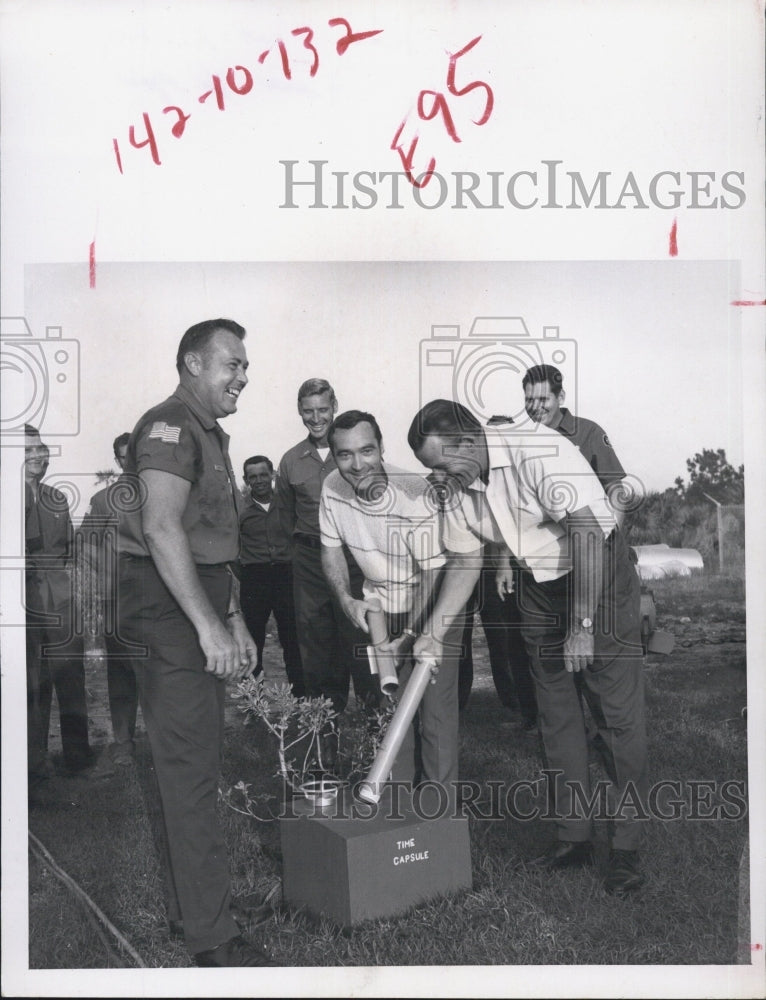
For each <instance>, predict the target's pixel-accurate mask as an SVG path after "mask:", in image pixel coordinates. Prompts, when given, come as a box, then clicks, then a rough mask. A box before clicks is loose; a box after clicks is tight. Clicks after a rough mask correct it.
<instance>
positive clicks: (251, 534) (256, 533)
mask: <svg viewBox="0 0 766 1000" xmlns="http://www.w3.org/2000/svg"><path fill="white" fill-rule="evenodd" d="M239 533H240V541H241V544H242V548H241V551H240V555H239V558H240V562H241V563H242V565H243V566H251V565H254V564H255V565H257V564H265V563H275V562H277V563H287V562H290V542H289V540H288V538H287V536H286V534H285V531H284V526H283V523H282V519H281V518H280V512H279V508H278V506H277V504H276V503H275V502H274V500H273V499H272V501H271V503H270V504H269V507H268V510H267V509H266V508H265V507H263V506H261V504H259V503H258V501H257V500H253V501H251V502H249V503H246V504H245V506H244V508H243V509H242V510H241V511H240V515H239Z"/></svg>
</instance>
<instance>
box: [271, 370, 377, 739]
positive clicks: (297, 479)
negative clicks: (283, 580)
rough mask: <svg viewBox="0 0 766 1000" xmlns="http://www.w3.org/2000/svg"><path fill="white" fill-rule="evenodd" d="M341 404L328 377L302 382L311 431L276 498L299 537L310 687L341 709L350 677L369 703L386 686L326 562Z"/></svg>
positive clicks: (296, 576) (296, 575)
mask: <svg viewBox="0 0 766 1000" xmlns="http://www.w3.org/2000/svg"><path fill="white" fill-rule="evenodd" d="M337 409H338V401H337V399H336V398H335V392H334V390H333V388H332V386H331V385H330V383H329V382H326V381H325V380H324V379H319V378H313V379H308V380H307V381H306V382H304V383H303V384H302V385H301V387H300V389H299V390H298V413H299V414H300V418H301V420H302V421H303V425H304V427H305V428H306V430H307V431H308V437H307V438H304V440H303V441H300V442H299V443H298V444H296V445H295V447H294V448H291V449H290V450H289V451H288V452H286V453H285V455H284V456H283V458H282V461H281V462H280V463H279V471H278V473H277V502H278V504H279V508H280V512H281V515H282V517H283V518H284V524H285V530H286V531H287V533H288V535H289V536H290V538H291V540H292V543H293V582H294V588H295V614H296V624H297V628H298V643H299V645H300V650H301V662H302V664H303V680H304V684H305V688H306V694H307V695H308V697H310V698H315V697H318V696H322V697H325V698H329V699H331V701H332V703H333V707H334V708H335V710H336V711H338V712H342V711H343V709H344V708H345V707H346V703H347V701H348V692H349V681H350V678H352V677H353V679H354V693H355V695H356V698H357V701H359V702H360V703H361V704H362V705H364V706H365V707H366V708H368V709H373V708H375V707H376V706H377V704H378V702H379V700H380V691H379V688H378V687H377V684H376V683H375V681H374V678H373V677H372V676H371V675H370V670H369V667H368V663H367V654H366V653H365V652H360V653H359V655H357V650H360V651H363V650H365V648H366V646H365V642H366V636H365V634H364V632H363V631H362V630H361V629H359V628H355V627H354V626H353V625H352V624H351V622H350V621H349V620H348V618H347V617H346V615H345V614H344V612H343V609H342V608H341V606H340V605H339V604H338V601H337V599H336V597H335V595H334V594H333V592H332V589H331V588H330V585H329V584H328V582H327V580H326V578H325V575H324V571H323V569H322V558H321V542H320V539H319V497H320V494H321V492H322V484H323V483H324V481H325V479H326V478H327V476H328V475H329V474H330V473H331V472H333V471H334V470H335V467H336V466H335V460H334V459H333V457H332V454H331V453H330V446H329V445H328V443H327V432H328V430H329V429H330V424H331V423H332V419H333V417H334V415H335V413H336V411H337ZM348 570H349V580H350V587H351V593H352V594H353V596H354V597H356V598H361V596H362V574H361V572H360V571H359V568H358V566H357V565H356V563H355V562H354V560H353V559H350V558H349V559H348ZM330 755H331V751H330Z"/></svg>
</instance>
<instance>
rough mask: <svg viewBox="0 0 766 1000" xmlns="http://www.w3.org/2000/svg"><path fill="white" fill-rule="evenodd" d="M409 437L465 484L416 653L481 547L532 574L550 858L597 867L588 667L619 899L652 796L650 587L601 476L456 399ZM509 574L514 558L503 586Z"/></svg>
mask: <svg viewBox="0 0 766 1000" xmlns="http://www.w3.org/2000/svg"><path fill="white" fill-rule="evenodd" d="M408 440H409V443H410V446H411V447H412V449H413V451H414V452H415V454H416V456H417V457H418V459H419V460H420V461H421V462H422V463H423V464H424V465H426V466H427V467H428V468H430V469H432V470H434V471H435V472H436V473H437V474H438V475H440V476H441V477H442V479H443V480H444V482H445V485H446V486H448V487H449V488H450V489H451V490H452V492H453V500H452V502H451V503H448V504H447V510H446V513H445V535H444V543H445V547H446V549H447V550H448V552H450V553H453V554H454V555H451V556H450V560H449V563H448V566H447V571H446V579H445V584H444V586H443V588H442V591H441V593H440V596H439V601H438V603H437V607H436V610H435V612H434V616H433V621H434V622H435V629H434V635H433V636H432V637H425V636H423V637H421V638H420V639H418V641H417V642H416V644H415V653H416V654H418V653H421V652H428V651H431V650H434V649H435V650H437V651H438V640H439V639H440V638H441V635H440V622H441V620H442V615H447V616H449V615H454V614H456V613H458V611H459V608H460V606H461V604H464V603H465V601H466V600H467V599H468V597H469V596H470V593H471V590H472V588H473V586H474V584H475V581H476V578H477V576H478V573H479V567H478V565H477V566H475V568H474V569H473V571H472V572H471V571H467V570H466V569H465V563H466V560H470V559H471V557H473V558H474V559H475V558H476V555H477V553H478V551H480V548H479V547H480V546H481V544H482V543H483V542H490V543H494V544H498V543H500V544H504V545H505V546H507V548H508V549H509V550H510V551H511V552H512V553H513V554H514V555H515V556H516V558H517V559H518V561H519V562H520V563H521V564H522V566H523V567H524V568H525V569H526V570H527V575H526V579H525V581H524V584H523V587H522V593H521V595H520V606H521V608H522V614H523V616H524V637H525V640H526V642H527V646H528V649H529V652H530V656H531V658H532V670H533V675H534V678H535V683H536V685H537V700H538V708H539V719H540V730H541V734H542V739H543V746H544V750H545V755H546V761H547V764H548V768H549V771H550V773H551V775H552V777H553V780H552V781H551V782H550V791H551V792H552V796H553V800H552V803H551V804H552V806H553V807H554V809H553V815H554V816H555V820H554V821H555V823H556V827H557V834H558V840H557V842H556V843H555V844H554V845H553V847H552V849H551V850H550V852H549V853H548V854H546V855H545V856H544V858H541V859H538V863H540V864H542V865H544V866H545V867H546V868H550V869H553V868H564V867H573V866H578V865H583V864H591V863H592V861H593V846H592V842H591V821H590V817H589V815H588V814H587V813H588V810H587V808H586V806H585V799H589V798H590V787H589V775H588V750H587V737H586V731H585V723H584V719H583V715H582V711H581V709H580V704H579V700H578V697H577V690H576V687H575V684H574V681H573V673H575V672H578V671H581V672H582V674H583V678H584V684H585V690H586V696H587V698H588V701H589V704H590V707H591V712H592V714H593V716H594V719H595V720H596V722H597V725H598V727H599V733H600V735H601V738H602V739H603V741H604V744H605V746H606V748H607V749H608V752H609V755H610V757H611V768H610V778H611V779H612V784H611V787H610V788H609V796H608V808H609V812H610V815H612V816H614V822H613V823H612V824H611V829H610V834H611V845H610V854H609V864H608V868H607V873H606V882H605V885H606V888H607V890H609V891H611V892H616V893H620V894H623V893H627V892H630V891H633V890H635V889H637V888H639V887H640V886H641V885H642V884H643V882H644V876H643V874H642V873H641V871H640V868H639V862H638V848H639V845H640V842H641V834H642V830H641V821H642V819H645V818H646V815H647V814H646V811H645V806H644V805H643V803H644V802H645V798H646V794H647V791H648V773H647V753H646V730H645V713H644V693H643V661H642V656H641V645H640V632H639V622H638V604H639V584H638V577H637V576H636V573H635V572H634V570H633V568H632V566H631V565H630V562H629V559H628V554H627V548H626V546H625V541H624V538H623V535H622V532H620V531H617V530H614V529H615V519H614V515H613V514H612V511H611V510H610V508H609V505H608V502H607V499H606V496H605V494H604V491H603V489H602V487H601V484H600V483H599V481H598V479H597V478H596V476H595V475H594V474H593V471H592V469H591V468H590V466H589V465H588V463H587V462H586V461H585V459H584V457H583V456H582V454H581V453H580V452H579V450H578V449H577V448H575V447H574V446H573V445H572V444H571V443H570V442H568V441H566V439H564V438H560V439H559V438H557V440H556V443H555V445H554V447H551V443H550V440H549V439H545V438H544V439H542V441H541V440H540V439H539V438H535V436H534V434H530V435H521V434H514V433H512V432H510V431H503V430H501V429H499V428H482V426H481V424H480V423H479V422H478V420H477V419H476V418H475V417H474V416H473V414H471V413H470V411H468V410H467V409H466V408H465V407H463V406H461V405H460V404H458V403H454V402H452V401H451V400H435V401H434V402H432V403H429V404H427V405H426V406H425V407H424V408H423V409H422V410H421V411H420V412H419V413H418V414H417V416H416V417H415V419H414V420H413V422H412V425H411V427H410V431H409V437H408ZM501 576H502V574H501ZM510 579H511V568H510V561H509V562H508V565H507V568H506V570H505V582H510ZM502 582H504V581H503V580H502V579H501V580H500V583H502Z"/></svg>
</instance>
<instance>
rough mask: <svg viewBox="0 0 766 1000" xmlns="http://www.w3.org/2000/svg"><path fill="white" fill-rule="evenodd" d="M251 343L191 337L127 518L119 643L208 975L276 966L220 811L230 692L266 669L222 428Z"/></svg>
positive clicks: (195, 944) (176, 878)
mask: <svg viewBox="0 0 766 1000" xmlns="http://www.w3.org/2000/svg"><path fill="white" fill-rule="evenodd" d="M244 336H245V331H244V329H243V328H242V327H241V326H240V325H239V324H238V323H234V322H233V321H232V320H227V319H216V320H207V321H205V322H202V323H198V324H196V325H195V326H192V327H190V328H189V329H188V330H187V331H186V333H185V334H184V336H183V338H182V339H181V342H180V344H179V348H178V354H177V359H176V367H177V370H178V373H179V377H180V384H179V386H178V388H177V389H176V391H175V392H174V393H173V395H172V396H170V398H169V399H166V400H165V401H164V402H163V403H160V404H159V405H158V406H155V407H153V408H152V409H151V410H149V411H148V412H147V413H145V414H144V415H143V417H141V419H140V420H139V421H138V423H137V424H136V427H135V429H134V430H133V433H132V434H131V437H130V442H129V443H128V454H127V460H126V466H125V468H126V472H127V473H128V474H130V475H131V476H133V477H135V478H134V480H133V481H134V485H135V489H136V498H137V501H138V502H137V503H135V504H133V505H131V509H130V511H129V512H128V513H127V514H126V515H124V516H123V517H122V518H121V520H120V583H119V587H120V589H119V597H118V599H119V610H120V634H121V637H122V638H123V639H127V640H128V641H130V642H133V643H136V644H139V645H140V646H142V647H144V650H145V654H144V656H143V657H141V656H140V655H139V656H136V657H134V659H133V663H134V668H135V671H136V677H137V680H138V688H139V693H140V699H141V711H142V713H143V717H144V724H145V726H146V731H147V734H148V737H149V743H150V745H151V750H152V758H153V761H154V769H155V773H156V777H157V783H158V786H159V793H160V799H161V803H162V818H163V820H164V829H165V832H166V836H167V852H163V855H166V857H164V858H163V860H165V861H166V863H167V871H166V888H167V893H168V919H169V921H170V922H171V923H172V924H174V925H176V926H179V925H182V926H183V933H184V936H185V939H186V946H187V948H188V949H189V952H190V953H191V954H192V955H193V956H194V959H195V961H196V964H197V965H200V966H256V965H268V964H271V963H270V961H269V959H268V958H267V956H266V955H265V954H264V953H263V952H262V951H261V950H260V949H259V948H257V947H256V946H255V945H253V944H251V943H250V942H248V941H246V940H245V939H244V938H243V937H242V936H241V935H240V934H239V928H238V926H237V924H236V922H235V920H234V918H233V915H232V912H231V883H230V876H229V861H228V852H227V850H226V844H225V842H224V839H223V834H222V831H221V829H220V824H219V821H218V815H217V810H216V805H217V792H218V778H219V771H220V763H221V752H222V746H223V733H224V697H225V685H226V682H227V681H238V680H240V679H241V678H242V677H244V676H245V675H247V674H248V673H250V671H251V670H252V669H253V667H254V666H255V663H256V657H257V651H256V649H255V643H254V642H253V640H252V638H251V636H250V635H249V633H248V631H247V628H246V627H245V623H244V620H243V618H242V612H241V611H240V609H239V595H238V588H237V587H236V586H235V585H234V584H235V578H234V575H233V573H232V572H231V566H230V564H231V563H232V562H233V561H234V560H235V559H236V558H237V556H238V554H239V518H238V512H237V490H236V487H235V480H234V474H233V472H232V469H231V463H230V461H229V455H228V442H229V439H228V435H226V434H225V433H224V432H223V431H222V430H221V428H220V426H219V424H218V420H219V419H220V418H223V417H226V416H228V415H229V414H230V413H234V412H235V410H236V408H237V401H238V399H239V395H240V393H241V392H242V390H243V389H244V387H245V385H246V384H247V376H246V374H245V372H246V369H247V355H246V353H245V348H244V345H243V343H242V341H243V339H244ZM126 506H128V505H126Z"/></svg>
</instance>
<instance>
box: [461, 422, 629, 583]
mask: <svg viewBox="0 0 766 1000" xmlns="http://www.w3.org/2000/svg"><path fill="white" fill-rule="evenodd" d="M485 433H486V435H487V445H488V451H489V464H490V468H489V482H488V483H487V485H486V486H485V484H484V483H483V482H482V481H481V479H478V478H477V479H476V480H475V481H474V482H473V483H472V484H471V485H470V486H469V487H468V490H467V491H465V492H460V493H458V494H456V495H455V497H454V498H453V500H452V501H451V502H448V503H447V505H446V507H445V513H444V544H445V547H446V548H447V549H450V550H452V551H454V552H462V553H468V552H473V551H475V550H476V549H477V548H478V547H480V546H481V544H483V543H484V542H485V541H491V542H492V541H493V542H501V543H504V544H505V545H507V547H508V548H509V549H510V550H511V552H512V553H513V555H514V556H515V557H516V558H517V559H518V560H519V562H520V563H521V564H522V566H523V567H525V568H526V569H528V570H529V571H530V572H531V573H532V574H533V575H534V577H535V579H536V580H537V581H538V582H543V581H546V580H555V579H558V578H559V577H561V576H563V575H564V574H565V573H567V572H569V571H570V570H571V568H572V562H571V557H570V554H569V551H568V549H569V545H568V533H567V530H566V528H565V526H564V524H563V523H562V522H563V521H564V518H565V517H566V516H567V515H568V514H571V513H573V512H574V511H577V510H580V509H583V508H585V507H588V508H590V510H591V511H592V513H593V515H594V516H595V518H596V520H597V521H598V523H599V524H600V526H601V528H602V530H603V531H604V533H605V534H609V532H610V531H611V530H612V528H613V527H614V525H615V520H614V515H613V514H612V512H611V510H610V509H609V505H608V503H607V499H606V496H605V494H604V490H603V488H602V486H601V484H600V482H599V480H598V478H597V477H596V475H595V474H594V472H593V470H592V469H591V467H590V465H589V464H588V462H587V461H586V460H585V458H584V457H583V455H582V454H581V452H580V451H579V450H578V449H577V448H576V447H575V446H574V445H573V444H571V442H569V441H567V440H566V439H565V438H561V439H559V438H557V439H556V440H555V441H552V439H551V437H550V436H545V437H543V438H540V437H538V438H535V437H534V436H533V435H523V434H522V435H520V434H517V433H513V432H511V433H508V432H507V431H501V430H500V429H498V428H487V429H486V431H485Z"/></svg>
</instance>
